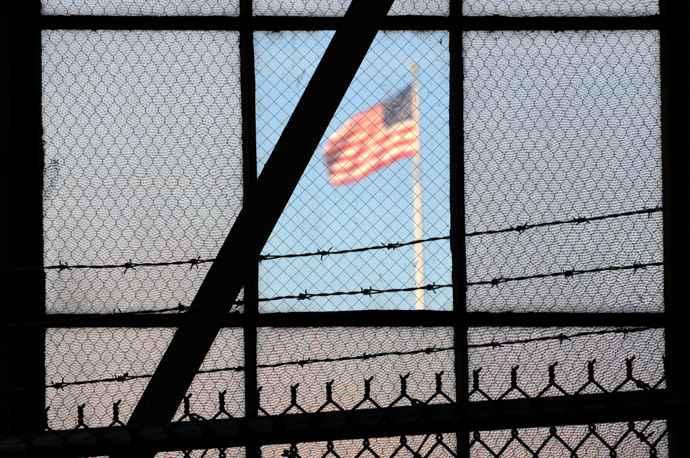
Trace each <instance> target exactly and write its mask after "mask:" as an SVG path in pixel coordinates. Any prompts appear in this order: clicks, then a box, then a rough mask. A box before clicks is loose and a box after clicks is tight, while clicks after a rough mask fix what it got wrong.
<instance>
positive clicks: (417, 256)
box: [410, 63, 424, 310]
mask: <svg viewBox="0 0 690 458" xmlns="http://www.w3.org/2000/svg"><path fill="white" fill-rule="evenodd" d="M417 71H418V67H417V64H416V63H413V64H412V65H410V74H411V75H412V86H411V89H412V91H411V92H412V119H413V120H414V122H415V123H416V124H417V132H418V134H419V85H418V81H417ZM419 150H420V148H419V138H417V148H416V151H415V153H414V155H413V156H412V167H413V170H412V178H413V180H414V183H413V186H412V190H413V193H414V204H413V205H414V238H415V240H421V239H422V238H423V237H424V230H423V227H422V164H421V163H422V158H421V156H420V154H419ZM414 261H415V262H414V263H415V286H416V287H417V290H415V295H416V309H417V310H424V290H423V289H421V288H422V287H423V286H424V247H423V245H422V244H421V243H415V244H414Z"/></svg>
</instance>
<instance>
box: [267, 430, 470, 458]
mask: <svg viewBox="0 0 690 458" xmlns="http://www.w3.org/2000/svg"><path fill="white" fill-rule="evenodd" d="M261 456H262V457H263V458H273V457H275V458H277V457H281V456H284V457H291V458H298V457H301V458H307V457H309V458H321V457H326V456H341V457H345V456H352V457H354V456H357V457H359V456H371V457H385V458H388V457H394V456H399V457H429V458H431V457H447V456H457V441H456V437H455V434H428V435H423V436H406V437H378V438H372V439H364V440H361V439H359V440H341V441H332V442H310V443H303V444H278V445H271V446H265V447H261Z"/></svg>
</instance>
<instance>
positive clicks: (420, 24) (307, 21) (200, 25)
mask: <svg viewBox="0 0 690 458" xmlns="http://www.w3.org/2000/svg"><path fill="white" fill-rule="evenodd" d="M344 22H345V19H344V18H342V17H306V16H304V17H303V16H299V17H297V16H283V17H280V16H252V17H251V18H240V17H237V16H235V17H232V16H196V17H189V16H159V17H155V16H43V17H42V18H41V26H42V27H43V28H45V29H83V30H92V29H110V30H267V31H284V30H337V29H339V28H340V27H341V26H342V25H343V23H344ZM659 25H660V20H659V16H640V17H636V16H630V17H625V16H619V17H615V16H613V17H612V16H601V17H596V16H580V17H577V16H569V17H553V16H550V17H549V16H544V17H534V16H533V17H504V16H464V17H460V15H459V14H454V15H453V16H452V17H451V16H389V17H387V18H385V20H384V21H383V22H382V23H381V29H382V30H449V29H456V30H458V31H460V30H630V29H638V30H650V29H658V28H659Z"/></svg>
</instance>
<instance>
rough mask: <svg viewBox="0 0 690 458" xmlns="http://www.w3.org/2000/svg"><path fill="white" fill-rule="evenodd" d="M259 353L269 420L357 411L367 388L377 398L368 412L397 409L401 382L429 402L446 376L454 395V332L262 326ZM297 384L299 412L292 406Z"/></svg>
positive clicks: (407, 401) (446, 389) (264, 405)
mask: <svg viewBox="0 0 690 458" xmlns="http://www.w3.org/2000/svg"><path fill="white" fill-rule="evenodd" d="M257 348H258V352H257V356H258V360H257V364H258V368H259V371H258V384H259V386H260V387H261V407H262V408H263V409H264V412H265V413H266V414H269V415H276V414H280V413H282V412H285V411H287V412H290V413H299V412H302V411H308V412H315V411H318V410H319V409H322V410H326V411H328V410H333V409H337V410H339V408H341V409H352V408H354V407H355V406H358V405H360V403H361V401H362V400H363V399H366V396H365V391H366V390H367V389H368V390H369V391H368V393H369V394H370V396H371V399H375V401H374V403H373V404H372V402H371V399H369V400H365V401H364V402H363V403H361V405H362V406H364V407H362V408H366V407H369V408H370V407H374V406H376V405H377V404H379V405H390V404H391V403H393V402H394V401H395V400H396V399H397V398H398V397H399V395H400V393H401V383H403V384H404V385H405V387H406V389H407V393H408V396H410V397H412V398H414V399H423V400H425V401H426V400H427V399H428V398H429V397H431V396H432V395H433V394H434V393H435V389H436V386H437V385H436V377H435V375H436V374H439V373H443V377H442V379H441V382H442V383H443V389H444V392H445V393H450V396H452V397H453V398H454V394H453V393H455V375H454V353H453V351H452V348H453V329H452V328H288V329H284V328H283V329H281V328H259V333H258V344H257ZM430 348H432V349H433V350H429V349H430ZM401 377H405V378H404V379H401ZM367 379H371V380H370V381H369V382H367V383H366V384H365V383H364V381H365V380H367ZM329 384H331V386H330V388H329V387H328V385H329ZM365 385H366V386H368V387H369V388H366V386H365ZM291 387H292V389H293V390H295V391H294V394H295V395H296V396H297V398H296V399H295V400H296V404H297V405H298V406H299V407H297V406H292V405H291V404H290V403H288V402H287V401H288V400H289V399H290V394H291V393H290V389H291ZM328 393H332V396H333V397H332V399H333V402H334V403H335V404H332V403H330V402H328V401H329V396H330V395H329V394H328ZM437 401H438V402H444V401H445V402H447V401H448V400H447V399H444V398H439V399H438V400H437ZM399 402H400V405H410V403H411V402H412V401H411V400H410V399H409V398H405V399H400V400H399Z"/></svg>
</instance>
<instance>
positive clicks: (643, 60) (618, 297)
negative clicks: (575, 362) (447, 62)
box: [463, 31, 663, 312]
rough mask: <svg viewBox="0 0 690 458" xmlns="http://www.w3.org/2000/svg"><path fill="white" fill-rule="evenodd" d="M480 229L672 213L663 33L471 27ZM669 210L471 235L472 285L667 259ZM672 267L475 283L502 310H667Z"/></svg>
mask: <svg viewBox="0 0 690 458" xmlns="http://www.w3.org/2000/svg"><path fill="white" fill-rule="evenodd" d="M463 52H464V67H465V68H464V74H465V80H464V94H465V95H464V97H465V102H464V103H465V106H464V111H465V127H464V132H465V204H466V218H465V224H466V230H467V231H468V232H473V231H483V230H488V229H500V228H504V227H512V226H519V225H523V224H533V223H538V222H547V221H553V220H558V219H567V218H576V217H591V216H599V215H606V214H610V213H616V212H622V211H631V210H640V209H644V208H654V207H659V206H660V205H661V129H660V98H659V93H660V88H659V33H658V32H655V31H616V32H598V31H587V32H560V33H554V32H548V31H544V32H467V33H465V35H464V37H463ZM661 228H662V219H661V215H660V214H650V215H645V214H640V215H633V216H628V217H622V218H619V219H609V220H601V221H597V222H591V223H587V224H571V225H560V226H553V227H544V228H538V229H531V230H529V231H516V232H511V233H505V234H490V235H486V236H481V237H471V238H467V250H466V251H467V278H468V281H469V282H473V281H480V280H486V279H491V278H500V277H514V276H522V275H533V274H537V273H548V272H558V271H567V270H571V269H576V270H580V269H589V268H595V267H604V266H608V265H626V264H627V265H630V264H633V263H635V262H637V263H648V262H660V261H662V260H663V256H662V230H661ZM662 285H663V268H662V267H660V266H659V267H650V268H647V269H644V270H641V269H640V270H637V269H636V270H628V271H618V272H616V271H612V272H605V273H596V274H592V275H581V276H578V277H577V278H547V279H537V280H530V281H523V282H516V283H512V284H510V285H508V284H505V285H500V286H497V287H492V285H487V286H480V287H472V288H470V289H469V290H468V308H469V309H471V310H491V311H506V310H513V311H527V310H529V311H537V310H540V311H546V310H548V311H580V312H584V311H587V312H597V311H659V310H662V309H663V286H662Z"/></svg>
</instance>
